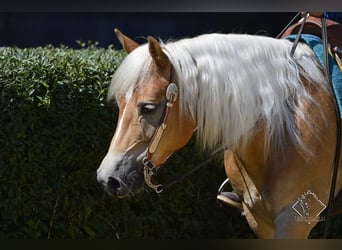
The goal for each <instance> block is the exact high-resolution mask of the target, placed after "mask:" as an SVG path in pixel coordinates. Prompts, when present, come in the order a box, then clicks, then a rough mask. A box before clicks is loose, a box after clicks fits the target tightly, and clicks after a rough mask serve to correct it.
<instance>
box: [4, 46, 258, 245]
mask: <svg viewBox="0 0 342 250" xmlns="http://www.w3.org/2000/svg"><path fill="white" fill-rule="evenodd" d="M79 44H80V45H81V49H79V50H74V49H70V48H68V47H65V46H61V47H59V48H55V47H51V46H47V47H44V48H41V47H39V48H31V49H28V48H27V49H19V48H0V68H1V71H0V91H1V93H0V98H1V99H0V127H1V129H0V145H1V146H0V183H1V185H0V238H3V239H4V238H14V239H25V238H54V239H61V238H67V239H76V238H85V239H87V238H111V239H129V238H135V239H143V238H144V239H146V238H148V239H158V238H162V239H178V238H182V239H189V238H254V237H255V236H254V234H253V232H252V231H251V230H250V229H249V227H248V225H247V223H246V221H245V219H244V218H243V217H241V216H239V215H238V216H236V215H235V216H230V215H229V214H228V213H225V211H223V210H222V209H220V208H219V207H218V205H217V203H216V192H217V188H218V186H219V185H220V184H221V182H222V181H223V180H224V179H225V173H224V169H223V164H222V161H221V160H218V161H214V162H212V163H210V165H209V166H208V167H206V168H203V169H202V170H201V171H200V172H198V173H195V174H193V175H192V176H190V177H189V178H187V179H186V180H184V181H183V182H182V183H179V184H177V185H175V186H172V187H171V188H170V189H168V190H165V191H164V192H163V193H161V194H159V195H158V194H155V193H154V192H152V191H150V190H147V189H146V190H145V192H143V193H141V194H138V195H136V196H135V197H132V198H130V199H121V200H119V199H115V198H112V197H109V196H108V195H107V194H105V193H104V192H103V191H102V190H101V188H100V187H99V185H98V184H97V181H96V169H97V168H98V166H99V164H100V162H101V160H102V158H103V157H104V155H105V154H106V151H107V149H108V145H109V142H110V140H111V137H112V135H113V132H114V129H115V124H116V117H117V112H118V111H117V108H116V106H115V105H112V106H111V105H107V104H106V101H105V96H106V92H107V88H108V84H109V81H110V79H111V75H112V74H113V73H114V71H115V69H116V68H117V66H118V65H119V63H120V62H121V60H122V59H123V57H124V56H125V54H124V53H123V52H122V51H116V50H114V49H112V48H111V47H109V48H107V49H103V48H98V47H97V46H96V43H95V44H89V43H88V44H85V43H82V42H79ZM205 158H206V154H203V153H199V152H198V150H196V148H195V146H194V141H191V142H190V143H189V145H187V146H186V147H185V148H184V149H182V150H181V151H180V152H178V153H177V154H175V155H174V156H173V157H172V158H171V159H170V160H169V161H168V164H167V167H165V169H163V170H162V174H161V176H160V177H159V178H160V180H161V181H162V180H164V179H167V178H169V177H170V176H173V175H176V174H177V173H183V172H184V171H185V170H186V169H189V168H190V167H191V166H193V165H195V164H196V163H198V162H200V161H201V160H203V159H205Z"/></svg>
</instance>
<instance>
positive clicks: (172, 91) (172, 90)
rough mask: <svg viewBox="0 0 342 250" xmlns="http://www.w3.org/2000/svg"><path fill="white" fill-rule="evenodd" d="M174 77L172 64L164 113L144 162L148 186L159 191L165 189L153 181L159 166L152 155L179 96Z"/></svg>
mask: <svg viewBox="0 0 342 250" xmlns="http://www.w3.org/2000/svg"><path fill="white" fill-rule="evenodd" d="M171 78H172V65H171V67H170V78H169V85H168V86H167V88H166V93H165V96H166V104H165V109H164V112H163V115H162V117H161V122H160V125H159V126H158V127H157V128H156V130H155V131H154V134H153V136H152V139H151V141H150V143H149V145H148V147H147V153H146V156H145V157H144V158H143V160H142V163H143V165H144V179H145V183H146V185H147V186H149V187H150V188H152V189H154V190H155V191H156V192H157V193H160V192H162V191H163V187H162V185H161V184H157V185H156V184H153V183H152V181H151V177H152V176H153V175H154V174H155V173H156V170H157V168H156V167H155V165H154V164H153V162H152V161H151V158H152V155H153V154H154V153H155V152H156V150H157V148H158V145H159V142H160V139H161V138H162V136H163V134H164V131H165V129H166V127H167V119H168V117H169V114H170V111H171V109H172V107H173V104H174V103H175V101H176V100H177V97H178V86H177V84H175V83H173V82H171Z"/></svg>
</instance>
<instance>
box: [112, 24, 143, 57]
mask: <svg viewBox="0 0 342 250" xmlns="http://www.w3.org/2000/svg"><path fill="white" fill-rule="evenodd" d="M114 32H115V34H116V37H117V38H118V39H119V41H120V43H121V45H122V48H123V49H124V50H125V51H126V52H127V53H130V52H131V51H133V50H134V49H135V48H136V47H138V46H139V44H138V43H136V42H135V41H133V40H132V39H131V38H129V37H127V36H125V35H124V34H123V33H122V32H121V31H120V30H118V29H114Z"/></svg>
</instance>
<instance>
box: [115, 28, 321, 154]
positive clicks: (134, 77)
mask: <svg viewBox="0 0 342 250" xmlns="http://www.w3.org/2000/svg"><path fill="white" fill-rule="evenodd" d="M291 46H292V44H291V42H289V41H287V40H278V39H273V38H269V37H262V36H252V35H239V34H228V35H224V34H207V35H202V36H198V37H195V38H191V39H183V40H179V41H176V42H169V43H166V44H162V47H163V50H164V52H165V53H166V54H167V56H168V57H169V59H170V61H171V63H172V66H173V68H174V71H175V73H176V76H177V84H178V86H179V91H180V92H179V94H180V96H179V99H180V102H181V111H182V112H185V113H188V114H190V115H191V116H192V118H193V119H194V120H195V121H196V123H197V126H198V132H197V135H198V139H199V141H200V142H201V143H202V146H203V147H204V148H205V149H215V148H217V147H221V146H224V147H226V148H230V149H234V148H235V147H236V146H237V145H238V144H239V143H246V142H247V141H248V139H249V137H250V135H251V133H252V132H253V128H255V125H256V124H257V122H258V121H262V122H263V123H264V124H265V131H266V135H265V136H266V140H265V143H266V144H267V145H268V144H269V142H270V140H271V138H272V139H275V140H277V141H278V143H279V144H281V142H282V137H283V135H284V132H286V133H287V134H288V135H289V136H290V138H291V139H292V140H293V141H294V142H295V143H296V144H297V145H299V147H301V148H303V149H305V145H303V144H302V142H301V139H300V136H299V135H298V133H297V128H296V125H295V121H294V112H295V116H296V118H297V119H302V120H303V121H304V122H305V123H307V124H312V121H309V120H307V117H306V115H305V113H303V112H301V111H300V110H303V109H301V108H300V107H302V105H303V102H304V101H306V102H307V101H309V102H311V103H312V105H315V101H314V100H313V98H312V96H310V94H309V93H308V91H307V90H306V89H305V87H304V86H303V84H302V83H301V77H302V78H303V77H304V78H307V79H308V80H309V81H311V82H313V84H315V86H316V87H318V88H322V89H325V90H327V89H328V87H327V84H326V80H325V77H324V76H323V74H322V73H321V69H320V66H319V64H318V63H317V62H316V60H315V59H314V55H313V53H312V51H311V49H310V48H308V47H307V46H306V45H302V44H299V45H298V47H297V49H296V52H295V54H294V56H293V57H291V55H290V50H291ZM150 62H151V58H150V56H149V54H148V49H147V47H146V45H144V46H141V47H139V48H138V49H136V50H135V51H133V52H132V53H131V54H129V55H128V57H127V58H126V59H125V60H124V62H123V63H122V64H121V66H120V67H119V69H118V70H117V72H116V73H115V75H114V77H113V81H112V84H111V86H110V89H109V96H113V95H114V94H118V93H119V94H120V93H121V94H124V93H127V92H129V91H132V89H133V87H132V86H133V85H134V84H136V83H137V82H138V79H139V78H141V77H143V75H144V72H146V70H147V66H146V65H149V63H150ZM299 72H301V73H299ZM312 127H314V126H312Z"/></svg>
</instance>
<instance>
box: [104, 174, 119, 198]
mask: <svg viewBox="0 0 342 250" xmlns="http://www.w3.org/2000/svg"><path fill="white" fill-rule="evenodd" d="M120 187H121V184H120V181H118V180H117V179H115V178H113V177H109V178H108V183H107V188H108V190H109V191H110V192H111V193H113V194H115V193H116V192H117V190H118V189H119V188H120Z"/></svg>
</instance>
